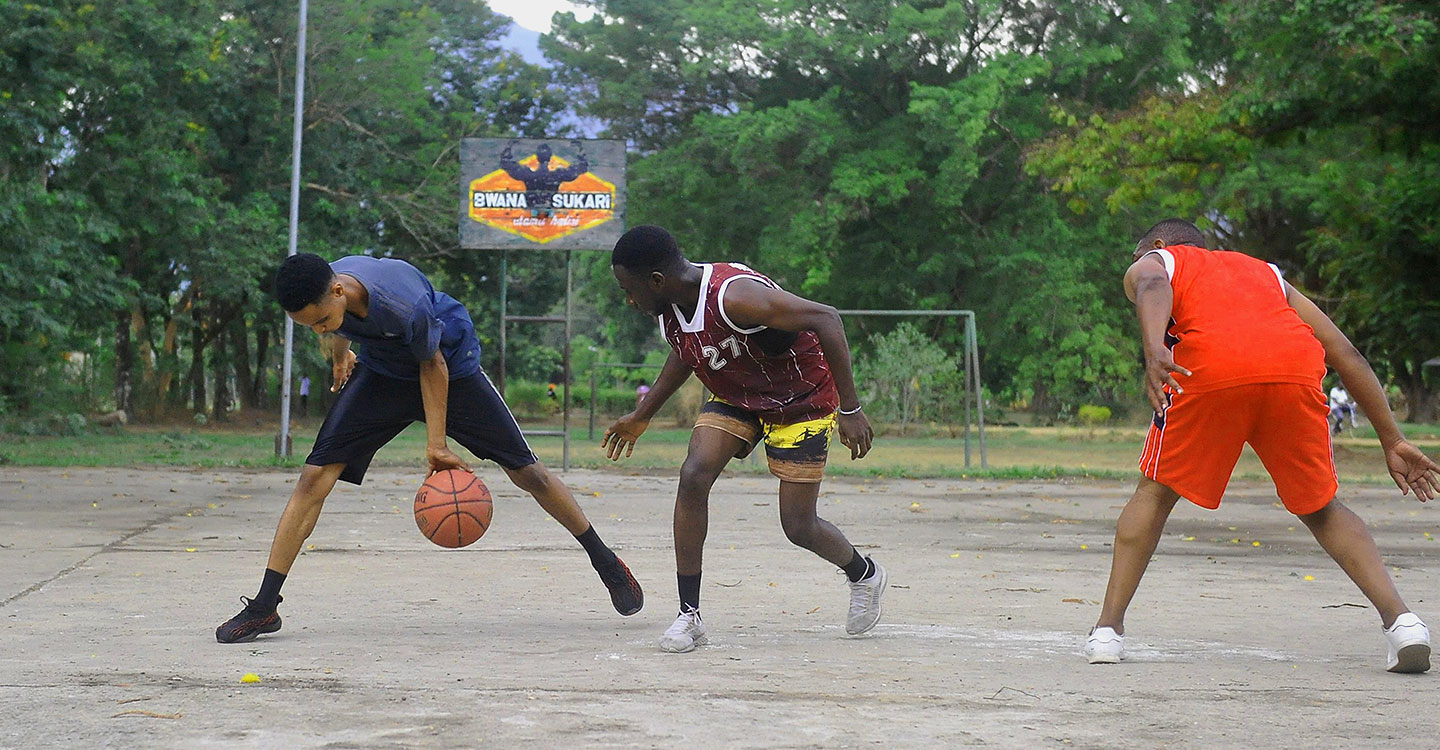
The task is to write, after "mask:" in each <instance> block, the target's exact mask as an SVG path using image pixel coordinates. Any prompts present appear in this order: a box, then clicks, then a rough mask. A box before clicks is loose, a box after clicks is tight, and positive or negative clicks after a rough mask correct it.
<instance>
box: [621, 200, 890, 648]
mask: <svg viewBox="0 0 1440 750" xmlns="http://www.w3.org/2000/svg"><path fill="white" fill-rule="evenodd" d="M610 263H611V266H612V270H613V271H614V273H615V279H616V281H618V282H620V286H621V288H623V289H624V290H625V296H626V302H627V303H629V304H630V305H632V306H634V307H635V308H636V309H638V310H640V311H641V312H644V313H647V314H650V315H655V316H657V317H658V318H659V319H660V329H661V332H662V333H663V334H664V336H665V340H666V341H667V342H669V344H670V347H671V352H670V358H669V359H667V360H666V361H665V366H664V368H663V369H662V370H661V371H660V376H659V377H658V378H657V379H656V381H655V385H654V387H652V388H651V389H650V392H649V393H648V394H647V395H646V396H645V398H644V400H643V401H641V402H640V404H639V405H638V406H637V407H636V408H635V411H632V412H630V413H629V414H626V415H625V416H623V417H621V418H620V419H618V420H616V422H615V424H613V425H611V426H610V429H609V430H606V431H605V437H604V438H603V439H602V440H601V446H602V447H604V448H605V450H606V452H607V455H609V457H610V458H611V459H612V460H618V459H619V458H620V456H621V455H622V454H623V455H625V456H629V455H630V454H631V453H632V452H633V451H634V450H635V441H637V440H639V439H640V435H641V434H643V433H644V432H645V428H646V427H648V426H649V424H650V419H651V417H653V416H654V415H655V412H656V411H658V410H659V409H660V406H661V405H662V404H664V403H665V401H666V400H667V399H669V398H670V396H671V395H673V394H674V393H675V391H676V390H677V389H679V387H680V386H681V385H682V384H683V383H684V382H685V380H686V379H687V378H688V377H690V373H691V372H694V373H695V375H696V376H697V377H699V378H700V382H702V383H704V384H705V387H706V388H708V389H709V390H710V392H711V393H712V394H714V395H713V396H712V398H711V399H710V400H709V401H707V402H706V404H705V406H704V408H703V409H701V413H700V418H699V419H698V420H696V422H695V430H694V431H693V432H692V433H691V434H690V450H689V453H688V454H687V455H686V457H685V464H684V466H682V467H681V469H680V487H679V490H678V491H677V492H676V496H675V572H676V577H677V579H678V581H679V585H680V614H679V616H678V617H677V618H676V619H675V623H674V624H672V625H671V626H670V628H669V629H668V630H666V631H665V635H664V636H662V637H661V639H660V648H661V649H663V650H665V651H671V652H683V651H690V650H691V649H693V648H695V647H696V646H699V645H703V644H705V643H706V640H707V639H706V632H705V625H704V623H703V622H702V621H701V619H700V563H701V557H702V552H703V548H704V545H705V533H706V527H707V525H708V523H709V501H710V487H711V486H712V485H713V484H714V483H715V479H716V478H717V477H719V476H720V471H721V470H722V469H724V468H725V465H726V464H727V463H729V461H730V459H731V458H743V457H745V456H746V455H748V454H749V453H750V451H751V450H753V449H754V447H755V446H756V445H757V444H758V443H759V442H761V441H762V440H763V441H764V442H765V456H766V458H767V459H768V460H769V464H770V473H772V474H774V475H775V476H777V477H779V478H780V525H781V527H782V528H784V530H785V536H786V537H787V538H788V539H789V540H790V541H791V542H794V543H795V544H796V545H798V546H801V547H804V548H805V549H808V550H810V551H811V552H814V553H815V554H817V555H819V556H820V557H822V558H824V559H826V560H828V561H830V562H832V563H834V564H835V565H837V566H839V567H840V568H841V569H842V570H843V571H844V572H845V575H846V577H847V578H848V579H849V580H850V612H849V616H848V617H847V619H846V623H845V630H846V632H848V633H850V634H852V635H858V634H860V633H864V632H866V631H868V630H870V629H871V628H873V627H875V623H877V622H879V621H880V596H881V594H883V593H884V591H885V584H886V576H885V569H884V568H882V567H880V565H879V564H877V563H875V562H874V561H873V560H871V559H870V558H868V557H861V556H860V553H859V552H858V551H856V549H855V547H854V546H853V545H851V544H850V542H849V541H848V540H846V539H845V535H844V534H841V533H840V530H839V529H837V528H835V527H834V526H833V525H831V524H830V523H829V522H828V521H826V520H824V519H822V518H820V517H819V516H817V515H816V514H815V500H816V498H817V497H818V496H819V494H820V479H821V476H822V475H823V474H824V471H825V459H826V454H827V453H828V451H829V446H830V434H831V433H832V432H834V431H835V430H836V428H837V426H838V428H839V432H840V442H841V443H844V444H845V446H846V447H848V448H849V449H850V458H851V459H856V458H861V457H863V456H864V455H865V454H866V453H868V452H869V451H870V441H871V438H872V437H873V433H872V431H871V429H870V421H869V420H868V419H866V418H865V414H864V413H863V412H862V411H861V410H860V400H859V398H858V397H857V396H856V394H855V380H854V376H853V375H852V374H851V371H850V346H849V344H848V343H847V342H846V340H845V329H844V328H843V327H842V326H841V324H840V315H839V314H838V313H836V311H835V308H833V307H830V306H828V305H822V304H819V303H817V302H811V301H810V300H807V299H802V298H800V297H797V296H795V295H793V294H790V293H789V292H786V291H784V290H783V289H781V288H780V287H779V285H778V284H776V283H775V282H774V281H771V280H770V279H769V278H767V277H765V276H764V275H762V274H759V273H756V272H755V271H752V270H751V269H749V268H747V267H746V266H743V265H741V264H739V263H698V264H697V263H691V262H690V261H688V260H686V259H685V256H684V255H683V254H681V252H680V248H679V246H678V245H677V244H676V243H675V238H674V237H672V236H671V235H670V233H669V232H667V231H665V230H664V229H661V228H660V227H651V226H642V227H636V228H635V229H632V230H630V231H628V232H626V233H625V235H624V236H623V237H621V238H620V241H619V242H617V243H616V244H615V250H614V252H613V253H612V254H611V256H610Z"/></svg>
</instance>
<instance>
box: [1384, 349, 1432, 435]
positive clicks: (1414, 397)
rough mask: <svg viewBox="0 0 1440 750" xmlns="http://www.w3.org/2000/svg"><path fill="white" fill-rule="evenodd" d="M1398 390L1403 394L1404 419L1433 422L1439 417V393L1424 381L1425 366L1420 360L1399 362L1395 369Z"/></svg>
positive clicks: (1421, 422) (1426, 422) (1415, 421)
mask: <svg viewBox="0 0 1440 750" xmlns="http://www.w3.org/2000/svg"><path fill="white" fill-rule="evenodd" d="M1395 374H1396V376H1397V377H1396V380H1397V381H1399V384H1400V392H1401V393H1403V394H1405V421H1406V422H1414V423H1418V424H1434V423H1435V421H1436V420H1437V419H1440V394H1436V393H1435V391H1434V390H1432V389H1431V388H1430V387H1429V386H1427V385H1426V383H1425V366H1424V364H1423V363H1422V362H1421V361H1420V360H1414V361H1411V362H1403V363H1400V366H1399V367H1397V368H1396V371H1395Z"/></svg>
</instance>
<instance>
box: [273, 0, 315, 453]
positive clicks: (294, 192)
mask: <svg viewBox="0 0 1440 750" xmlns="http://www.w3.org/2000/svg"><path fill="white" fill-rule="evenodd" d="M308 10H309V8H308V3H307V0H300V21H299V30H300V31H299V33H298V34H297V35H296V37H295V116H294V126H293V128H292V130H291V135H290V141H291V143H290V252H289V253H288V254H287V255H294V254H295V252H296V246H297V245H298V244H299V232H300V140H301V137H302V135H303V133H304V129H303V128H302V127H301V125H302V121H303V119H304V115H305V16H306V13H307V11H308ZM294 354H295V321H293V320H291V319H290V316H289V315H286V316H285V362H284V364H283V365H281V368H280V436H279V439H277V440H276V441H275V455H277V456H281V457H287V456H289V455H290V453H291V449H290V367H291V361H292V358H293V357H294Z"/></svg>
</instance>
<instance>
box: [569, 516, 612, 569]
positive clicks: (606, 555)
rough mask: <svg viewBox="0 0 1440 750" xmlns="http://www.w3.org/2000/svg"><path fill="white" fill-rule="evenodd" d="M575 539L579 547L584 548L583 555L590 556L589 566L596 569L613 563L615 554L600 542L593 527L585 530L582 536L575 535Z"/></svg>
mask: <svg viewBox="0 0 1440 750" xmlns="http://www.w3.org/2000/svg"><path fill="white" fill-rule="evenodd" d="M575 538H576V539H577V540H579V542H580V546H581V547H584V548H585V554H587V555H589V556H590V564H591V565H593V566H595V567H597V568H598V567H600V566H601V565H610V564H612V563H614V562H615V553H614V552H612V551H611V550H610V548H609V547H606V546H605V542H602V541H600V535H599V534H596V533H595V527H594V526H591V527H590V528H588V529H586V530H585V533H584V534H578V535H576V537H575Z"/></svg>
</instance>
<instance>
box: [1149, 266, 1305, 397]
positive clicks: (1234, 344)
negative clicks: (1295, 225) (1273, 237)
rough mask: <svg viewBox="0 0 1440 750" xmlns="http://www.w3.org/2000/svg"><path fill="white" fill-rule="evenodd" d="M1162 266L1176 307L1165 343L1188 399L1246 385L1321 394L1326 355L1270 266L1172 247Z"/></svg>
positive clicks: (1278, 273) (1172, 309)
mask: <svg viewBox="0 0 1440 750" xmlns="http://www.w3.org/2000/svg"><path fill="white" fill-rule="evenodd" d="M1153 252H1154V254H1155V255H1157V256H1159V257H1160V259H1161V261H1163V262H1164V263H1165V271H1166V273H1167V274H1168V275H1169V277H1170V287H1171V289H1172V290H1173V292H1174V298H1175V302H1174V305H1173V306H1172V308H1171V314H1170V327H1169V330H1168V332H1167V333H1168V335H1167V336H1166V343H1167V344H1170V345H1171V352H1172V354H1173V355H1174V357H1175V363H1176V364H1178V365H1180V366H1181V367H1184V368H1186V369H1188V370H1190V371H1191V372H1192V373H1194V374H1193V375H1191V376H1190V377H1188V378H1186V377H1181V378H1179V380H1180V384H1181V386H1182V387H1183V388H1184V389H1185V392H1186V393H1191V392H1194V393H1201V392H1204V391H1214V390H1219V389H1221V388H1230V387H1233V386H1237V385H1248V384H1251V383H1295V384H1297V385H1312V386H1314V387H1316V388H1319V387H1320V381H1321V379H1323V378H1324V377H1325V349H1324V347H1323V346H1321V345H1320V340H1319V339H1317V338H1315V331H1314V330H1313V329H1311V328H1310V326H1309V325H1307V324H1306V323H1305V321H1303V320H1301V319H1300V314H1299V313H1297V312H1295V308H1293V307H1291V306H1290V303H1289V302H1288V301H1287V300H1286V298H1285V280H1284V279H1283V278H1282V277H1281V275H1280V269H1279V268H1276V267H1275V266H1274V265H1273V264H1270V263H1266V262H1264V261H1262V260H1257V259H1255V258H1252V257H1250V256H1248V255H1244V254H1242V253H1236V252H1230V251H1227V250H1206V249H1204V248H1199V247H1191V246H1189V245H1173V246H1171V247H1167V248H1165V249H1163V250H1155V251H1153Z"/></svg>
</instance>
